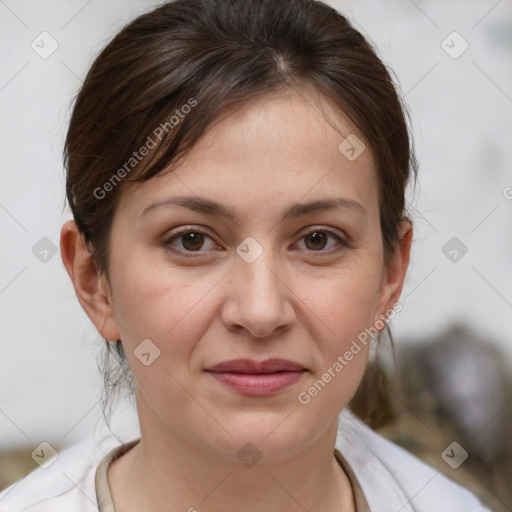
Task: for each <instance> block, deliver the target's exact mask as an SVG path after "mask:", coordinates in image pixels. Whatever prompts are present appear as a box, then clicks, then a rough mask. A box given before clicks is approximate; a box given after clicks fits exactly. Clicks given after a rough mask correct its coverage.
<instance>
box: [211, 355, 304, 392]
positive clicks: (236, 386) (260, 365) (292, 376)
mask: <svg viewBox="0 0 512 512" xmlns="http://www.w3.org/2000/svg"><path fill="white" fill-rule="evenodd" d="M206 371H207V372H209V373H211V375H212V376H213V377H214V378H215V379H216V380H218V381H219V382H221V383H222V384H224V385H226V386H228V387H229V388H231V389H233V390H234V391H237V392H238V393H241V394H243V395H251V396H267V395H272V394H274V393H277V392H279V391H282V390H283V389H285V388H287V387H289V386H291V385H293V384H294V383H295V382H297V381H298V380H299V379H300V378H301V377H302V375H303V374H304V373H305V372H306V371H307V370H306V369H305V368H304V367H303V366H301V365H300V364H297V363H294V362H292V361H287V360H285V359H267V360H266V361H262V362H257V361H252V360H251V359H233V360H231V361H225V362H223V363H219V364H217V365H215V366H213V367H211V368H208V369H207V370H206Z"/></svg>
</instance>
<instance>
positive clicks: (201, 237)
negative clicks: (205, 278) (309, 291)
mask: <svg viewBox="0 0 512 512" xmlns="http://www.w3.org/2000/svg"><path fill="white" fill-rule="evenodd" d="M329 238H331V239H334V240H335V241H336V242H338V245H340V246H342V247H347V246H348V243H346V242H345V241H344V240H343V239H342V238H341V237H340V236H339V235H337V234H335V233H333V232H332V231H329V230H325V229H314V230H312V231H310V232H309V233H306V234H305V235H303V236H302V237H301V238H300V240H305V241H306V243H305V245H306V250H310V251H313V252H324V250H327V249H330V248H332V246H331V247H327V249H326V245H328V243H327V241H328V239H329ZM205 239H209V240H210V241H211V247H210V249H212V248H214V247H215V243H214V242H213V240H212V238H211V237H210V236H209V235H207V234H206V233H205V232H203V231H201V230H198V229H184V230H182V231H179V232H178V233H175V234H173V235H172V236H171V237H170V238H168V239H167V240H165V241H164V242H163V245H164V246H165V247H169V248H170V249H171V250H172V251H174V252H179V253H182V254H183V255H184V256H193V254H191V253H197V252H204V251H201V250H200V249H201V248H202V247H203V245H204V243H205ZM176 241H179V242H181V247H180V248H176V247H173V244H174V242H176Z"/></svg>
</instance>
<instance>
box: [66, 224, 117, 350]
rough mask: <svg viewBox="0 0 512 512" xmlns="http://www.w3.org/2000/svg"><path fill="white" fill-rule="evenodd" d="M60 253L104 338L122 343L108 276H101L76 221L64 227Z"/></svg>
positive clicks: (80, 298)
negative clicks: (114, 313) (119, 340)
mask: <svg viewBox="0 0 512 512" xmlns="http://www.w3.org/2000/svg"><path fill="white" fill-rule="evenodd" d="M60 253H61V257H62V262H63V263H64V266H65V267H66V270H67V272H68V274H69V277H70V278H71V282H72V283H73V286H74V288H75V293H76V296H77V298H78V301H79V302H80V304H81V306H82V308H83V309H84V311H85V312H86V313H87V316H88V317H89V318H90V319H91V321H92V323H93V324H94V325H95V326H96V329H97V330H98V332H99V333H100V335H101V336H102V337H103V338H104V339H106V340H111V341H115V340H118V339H120V336H119V331H118V328H117V324H116V322H115V320H114V316H113V308H112V297H111V293H110V290H109V288H108V283H107V280H106V276H105V275H99V272H98V270H97V269H96V265H95V263H94V261H93V259H92V257H91V255H90V254H89V251H88V250H87V247H86V244H85V240H84V238H83V236H82V235H81V233H80V232H79V231H78V228H77V226H76V224H75V222H74V221H72V220H70V221H68V222H66V223H65V224H64V225H63V226H62V230H61V234H60Z"/></svg>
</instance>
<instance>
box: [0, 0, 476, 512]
mask: <svg viewBox="0 0 512 512" xmlns="http://www.w3.org/2000/svg"><path fill="white" fill-rule="evenodd" d="M65 161H66V167H67V197H68V200H69V203H70V206H71V209H72V212H73V220H72V221H68V222H67V223H66V224H64V226H63V228H62V233H61V254H62V259H63V262H64V265H65V267H66V269H67V271H68V273H69V275H70V278H71V280H72V283H73V285H74V288H75V291H76V295H77V297H78V300H79V301H80V304H81V305H82V307H83V308H84V310H85V312H86V313H87V315H88V316H89V318H90V319H91V321H92V322H93V323H94V325H95V327H96V328H97V330H98V332H99V333H100V335H101V336H102V338H104V339H105V340H106V343H107V344H112V346H115V348H116V350H117V353H119V354H120V356H121V357H122V358H124V361H125V362H126V363H127V364H128V366H129V368H130V371H131V372H132V374H133V378H134V382H135V397H136V403H137V413H138V418H139V423H140V437H138V438H137V439H134V440H132V441H131V442H129V443H120V442H119V441H117V442H116V440H114V439H113V438H110V439H107V440H102V442H101V443H100V442H98V441H97V440H96V439H93V438H92V437H91V439H88V440H85V441H84V442H82V443H81V444H79V445H75V446H73V447H71V448H69V449H67V450H66V451H64V452H63V453H61V454H60V456H59V459H58V460H57V461H56V462H55V463H54V464H53V465H52V466H51V467H49V468H48V469H40V470H37V471H35V472H34V473H32V474H31V475H29V476H28V477H27V478H25V479H24V480H22V481H21V482H18V483H17V484H15V486H16V487H14V488H10V489H7V490H6V491H4V496H5V495H6V494H7V493H9V496H5V498H4V499H3V500H2V501H0V506H1V507H3V508H1V510H2V511H3V510H29V511H46V510H48V511H50V510H51V511H52V512H55V511H60V510H63V511H64V510H66V511H70V510H73V511H86V510H100V511H102V512H112V511H114V510H115V511H117V512H131V511H143V510H145V511H153V510H154V511H156V510H188V511H195V510H199V511H218V510H222V511H235V510H244V511H248V512H251V511H256V510H258V511H260V510H264V511H266V512H272V511H277V510H279V511H282V510H287V511H301V510H307V511H329V512H330V511H343V512H353V511H358V512H361V511H367V510H371V511H372V512H375V511H377V512H378V511H383V512H384V511H385V512H394V511H397V512H398V511H399V510H400V511H404V512H405V511H434V510H435V511H437V510H441V509H442V510H447V511H448V510H449V511H450V512H456V511H464V512H471V511H482V510H484V509H483V507H482V505H481V504H480V503H479V502H478V501H477V499H476V498H475V497H473V496H472V495H471V494H470V493H469V492H468V491H466V490H464V489H462V488H461V487H459V486H457V485H456V484H454V483H452V482H450V481H449V480H448V479H446V478H444V477H442V476H441V475H440V474H438V473H437V472H436V471H434V470H432V469H431V468H429V467H428V466H425V465H424V464H422V463H421V462H420V461H418V460H417V459H415V458H413V457H412V456H411V455H409V454H408V453H406V452H405V451H403V450H402V449H400V448H399V447H397V446H395V445H393V444H391V443H390V442H388V441H386V440H384V439H383V438H381V437H380V436H378V435H377V434H376V433H374V432H373V431H371V430H370V429H369V428H368V427H366V426H365V425H363V424H362V423H361V422H360V421H359V420H357V419H356V418H355V417H354V416H353V415H352V414H351V413H350V411H349V410H348V408H347V405H348V403H349V402H350V400H351V398H352V397H353V396H354V394H355V392H356V390H357V388H358V385H359V383H360V382H361V379H362V377H363V373H364V370H365V367H366V364H367V360H368V355H369V349H370V346H371V339H372V338H373V337H374V335H376V334H377V333H378V332H380V331H382V330H383V329H384V328H385V326H386V320H387V319H388V318H390V317H392V316H394V314H395V313H396V311H397V310H399V309H400V305H399V304H397V301H398V299H399V296H400V292H401V289H402V285H403V282H404V277H405V274H406V269H407V266H408V262H409V253H410V246H411V240H412V233H413V231H412V225H411V222H410V220H409V219H408V218H407V216H406V215H405V212H404V190H405V186H406V184H407V182H408V181H409V178H410V174H411V173H414V172H415V170H416V162H415V159H414V156H413V153H412V144H411V143H410V139H409V134H408V129H407V124H406V120H405V115H404V109H403V107H402V105H401V101H400V99H399V97H398V95H397V93H396V90H395V88H394V86H393V83H392V80H391V78H390V75H389V73H388V71H387V69H386V68H385V66H384V65H383V64H382V62H381V61H380V60H379V58H378V57H377V56H376V54H375V52H374V50H373V49H372V48H371V46H370V45H369V44H368V43H367V41H366V40H365V39H364V38H363V36H362V35H361V34H360V33H359V32H358V31H356V30H355V29H354V28H353V27H352V26H351V25H350V24H349V22H348V21H347V20H346V18H344V17H343V16H342V15H341V14H339V13H337V12H336V11H335V10H333V9H332V8H330V7H328V6H326V5H325V4H323V3H320V2H316V1H313V0H291V1H288V2H283V1H282V0H222V1H220V0H217V1H215V0H178V1H175V2H169V3H166V4H164V5H162V6H161V7H159V8H157V9H155V10H154V11H152V12H150V13H148V14H144V15H142V16H140V17H139V18H137V19H136V20H134V21H133V22H131V23H130V24H129V25H128V26H127V27H125V28H124V29H123V30H122V31H121V32H120V33H119V34H118V35H117V36H116V37H115V38H114V39H113V41H112V42H111V43H110V44H109V45H108V46H107V47H106V48H105V49H104V50H103V51H102V52H101V54H100V55H99V56H98V58H97V59H96V61H95V62H94V64H93V66H92V68H91V69H90V71H89V73H88V75H87V77H86V79H85V82H84V84H83V86H82V89H81V91H80V93H79V95H78V97H77V99H76V103H75V106H74V110H73V114H72V118H71V121H70V126H69V130H68V134H67V138H66V145H65ZM0 498H2V496H1V495H0Z"/></svg>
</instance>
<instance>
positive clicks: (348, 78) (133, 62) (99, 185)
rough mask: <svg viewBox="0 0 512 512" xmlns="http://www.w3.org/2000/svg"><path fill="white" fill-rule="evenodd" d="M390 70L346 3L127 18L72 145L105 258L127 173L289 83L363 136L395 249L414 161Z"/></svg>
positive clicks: (73, 202) (185, 10) (89, 83)
mask: <svg viewBox="0 0 512 512" xmlns="http://www.w3.org/2000/svg"><path fill="white" fill-rule="evenodd" d="M390 73H391V72H390V71H388V69H387V67H386V66H385V65H384V64H383V63H382V62H381V60H380V59H379V57H378V56H377V54H376V51H375V50H374V49H373V47H372V45H371V44H370V43H369V42H368V41H367V40H366V39H365V38H364V37H363V36H362V35H361V33H360V32H358V31H357V30H356V29H355V28H354V27H353V26H352V25H351V23H350V22H349V21H348V20H347V19H346V18H345V17H344V16H343V15H341V14H340V13H338V12H337V11H336V10H334V9H333V8H331V7H329V6H328V5H326V4H324V3H322V2H320V1H315V0H286V1H283V0H176V1H172V2H167V3H164V4H163V5H161V6H160V7H158V8H156V9H154V10H152V11H151V12H148V13H146V14H143V15H141V16H139V17H138V18H136V19H135V20H133V21H132V22H130V23H129V24H128V25H127V26H125V27H124V28H123V29H122V30H121V31H120V32H119V33H118V34H117V35H116V36H115V37H114V39H113V40H112V41H111V42H110V43H109V44H108V45H107V46H106V47H105V48H104V49H103V50H102V51H101V53H100V54H99V56H98V57H97V58H96V60H95V61H94V63H93V65H92V67H91V68H90V70H89V72H88V74H87V76H86V78H85V81H84V83H83V86H82V88H81V90H80V91H79V93H78V95H77V98H76V101H75V105H74V108H73V112H72V116H71V120H70V124H69V130H68V133H67V137H66V141H65V148H64V160H65V166H66V168H67V181H66V195H67V199H68V201H69V204H70V206H71V210H72V213H73V217H74V220H75V222H76V224H77V226H78V228H79V230H80V232H81V233H82V234H83V236H84V239H85V241H86V243H87V245H88V247H89V251H90V253H91V256H92V258H93V260H94V261H95V264H96V266H97V268H98V270H99V271H100V272H104V273H105V274H106V275H107V277H108V272H107V271H108V258H109V232H110V227H111V224H112V220H113V216H114V212H115V207H116V204H117V202H118V201H119V198H120V197H121V196H120V194H121V193H122V190H123V187H122V186H123V183H125V182H126V181H145V180H148V179H150V178H152V177H154V176H156V175H157V174H159V173H161V172H162V171H164V170H167V169H168V168H169V166H170V165H171V164H173V163H175V162H176V161H177V160H178V159H180V158H182V157H183V156H184V155H185V154H186V151H187V150H188V149H189V148H191V147H192V146H193V144H194V143H195V142H196V141H197V140H198V139H199V138H200V137H201V135H203V134H204V133H205V132H206V130H207V129H208V127H209V126H211V124H212V123H213V122H214V121H216V120H217V119H218V118H219V116H220V115H221V114H222V113H224V112H226V111H227V110H228V108H229V107H232V106H234V105H236V104H240V103H241V102H244V101H247V100H248V99H250V98H253V97H255V96H257V95H261V94H267V93H270V92H278V91H285V90H287V89H290V88H294V89H297V90H298V89H301V88H302V89H304V88H311V89H313V90H315V91H317V92H319V93H320V94H321V95H323V96H324V97H326V98H328V99H329V100H330V101H331V103H332V104H334V105H335V106H337V107H338V108H339V110H340V112H343V113H345V114H346V115H347V116H348V117H349V118H350V120H351V121H352V122H353V124H354V125H355V126H356V127H357V129H358V130H359V131H360V133H361V134H362V136H363V138H364V139H365V144H367V145H368V146H369V148H370V150H371V152H372V155H373V157H374V161H375V164H376V169H377V173H378V180H379V206H380V222H381V228H382V240H383V245H384V249H385V254H386V255H388V254H389V253H390V252H391V250H392V249H393V248H394V247H395V246H396V244H397V243H398V242H399V237H398V233H397V226H398V224H399V222H400V221H401V220H402V219H403V218H404V208H405V197H404V193H405V187H406V184H407V182H408V180H409V177H410V174H411V172H412V173H414V175H415V174H416V172H417V162H416V159H415V157H414V152H413V147H412V141H411V140H410V138H409V133H408V127H407V122H406V113H407V109H406V108H405V106H404V105H403V103H402V100H401V98H400V97H399V96H398V94H397V91H396V89H395V86H394V84H393V81H392V79H391V74H390ZM186 107H187V108H186ZM164 132H165V133H164ZM340 142H341V138H340ZM142 148H146V151H144V155H142V153H143V151H142ZM141 155H142V156H141ZM118 183H119V185H118ZM111 345H114V346H115V348H116V350H117V355H119V357H120V361H121V362H122V365H123V368H124V369H123V370H122V371H121V372H120V373H119V374H118V376H117V377H114V378H113V379H112V378H111V377H105V379H106V382H107V381H109V384H110V385H111V386H112V387H115V385H116V384H117V381H118V380H119V378H122V377H123V374H124V375H127V376H129V373H130V372H129V371H128V372H127V370H128V367H127V364H126V359H125V357H124V353H123V349H122V346H121V343H116V344H112V343H108V342H107V349H108V350H107V360H108V354H109V353H110V350H111ZM106 366H108V363H107V364H106ZM107 373H108V372H106V374H107ZM108 375H110V376H111V375H112V374H111V373H109V374H108ZM118 377H119V378H118ZM130 386H131V389H133V381H131V383H130Z"/></svg>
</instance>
